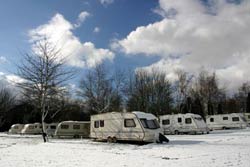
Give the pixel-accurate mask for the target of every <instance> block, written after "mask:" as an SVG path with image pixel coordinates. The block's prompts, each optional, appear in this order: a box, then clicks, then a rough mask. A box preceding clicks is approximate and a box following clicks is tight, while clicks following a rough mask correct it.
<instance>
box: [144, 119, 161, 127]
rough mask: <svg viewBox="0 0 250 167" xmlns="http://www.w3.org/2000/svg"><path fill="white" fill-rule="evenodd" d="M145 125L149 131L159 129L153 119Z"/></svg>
mask: <svg viewBox="0 0 250 167" xmlns="http://www.w3.org/2000/svg"><path fill="white" fill-rule="evenodd" d="M147 124H148V128H149V129H158V128H160V126H159V124H158V122H157V121H156V120H155V119H154V120H147Z"/></svg>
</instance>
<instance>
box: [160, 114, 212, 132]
mask: <svg viewBox="0 0 250 167" xmlns="http://www.w3.org/2000/svg"><path fill="white" fill-rule="evenodd" d="M160 125H161V127H162V128H163V130H164V134H180V133H190V134H197V133H202V134H203V133H209V129H208V127H207V125H206V123H205V122H204V120H203V119H202V117H201V116H200V115H197V114H192V113H187V114H173V115H162V116H160Z"/></svg>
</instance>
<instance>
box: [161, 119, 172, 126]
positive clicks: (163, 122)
mask: <svg viewBox="0 0 250 167" xmlns="http://www.w3.org/2000/svg"><path fill="white" fill-rule="evenodd" d="M169 124H170V120H169V119H164V120H162V125H169Z"/></svg>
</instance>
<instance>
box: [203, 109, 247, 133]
mask: <svg viewBox="0 0 250 167" xmlns="http://www.w3.org/2000/svg"><path fill="white" fill-rule="evenodd" d="M206 120H207V121H206V122H207V125H208V127H209V129H211V130H217V129H232V128H241V129H242V128H246V127H247V122H246V119H245V118H244V117H243V115H242V114H241V113H232V114H218V115H208V116H207V118H206Z"/></svg>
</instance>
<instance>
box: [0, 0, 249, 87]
mask: <svg viewBox="0 0 250 167" xmlns="http://www.w3.org/2000/svg"><path fill="white" fill-rule="evenodd" d="M249 11H250V1H248V0H42V1H35V0H22V1H20V0H8V1H2V2H0V20H1V21H0V80H1V81H3V80H6V81H7V83H8V82H11V81H10V79H13V78H14V80H18V78H17V77H16V76H15V75H14V73H15V72H16V68H15V64H16V63H18V62H20V60H21V54H20V52H28V51H30V50H31V49H32V43H31V42H30V41H36V40H37V39H38V38H40V37H41V36H43V35H46V36H50V37H51V42H55V41H59V40H60V42H59V43H60V44H61V45H63V46H66V47H65V49H64V50H63V51H62V52H63V54H64V55H65V56H66V55H69V53H71V52H72V53H73V54H72V55H71V56H68V59H69V61H68V64H67V65H68V66H72V67H76V68H78V69H80V70H81V71H82V73H84V71H86V70H87V69H91V68H93V67H94V66H95V65H97V64H100V63H103V62H105V63H106V64H107V65H108V66H109V67H111V68H116V69H117V68H120V69H125V70H134V69H138V68H142V69H145V70H149V71H150V70H152V69H158V70H160V71H162V72H165V73H166V76H167V79H169V80H170V81H175V79H176V71H177V70H179V69H181V70H184V71H186V72H188V73H190V74H191V75H194V76H197V74H198V72H199V71H200V69H202V68H203V69H204V68H205V69H207V70H208V71H210V72H216V74H217V76H218V77H219V79H220V85H221V86H225V87H227V88H228V89H229V90H237V88H238V86H239V85H241V84H242V83H243V82H246V81H250V76H249V73H250V68H249V66H250V48H249V46H250V29H249V27H250V13H249ZM80 78H81V77H80V76H79V77H78V76H77V79H80ZM77 79H76V80H77ZM232 80H233V81H234V82H231V81H232ZM73 82H74V83H75V84H76V85H77V82H75V81H73Z"/></svg>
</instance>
